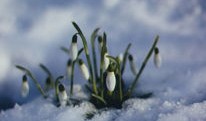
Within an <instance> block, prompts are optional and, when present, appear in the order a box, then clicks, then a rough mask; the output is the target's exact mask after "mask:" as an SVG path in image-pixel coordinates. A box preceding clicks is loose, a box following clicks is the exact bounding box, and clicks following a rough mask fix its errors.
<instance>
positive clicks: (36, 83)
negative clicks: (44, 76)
mask: <svg viewBox="0 0 206 121" xmlns="http://www.w3.org/2000/svg"><path fill="white" fill-rule="evenodd" d="M16 68H18V69H19V70H21V71H23V72H24V73H26V74H27V75H28V76H29V77H30V78H31V79H32V80H33V82H34V84H35V85H36V87H37V89H38V90H39V92H40V93H41V94H42V96H43V97H44V98H47V95H46V93H45V92H44V90H43V89H42V87H41V85H40V84H39V82H38V81H37V80H36V78H35V77H34V76H33V75H32V73H31V72H30V71H29V69H27V68H25V67H23V66H20V65H16Z"/></svg>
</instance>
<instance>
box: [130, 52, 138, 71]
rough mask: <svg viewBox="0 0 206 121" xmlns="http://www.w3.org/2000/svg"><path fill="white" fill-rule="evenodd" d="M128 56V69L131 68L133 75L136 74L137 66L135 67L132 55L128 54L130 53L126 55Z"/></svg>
mask: <svg viewBox="0 0 206 121" xmlns="http://www.w3.org/2000/svg"><path fill="white" fill-rule="evenodd" d="M128 58H129V65H130V69H131V71H132V73H133V74H134V75H136V74H137V73H138V71H137V67H136V64H135V62H134V59H133V56H132V55H131V54H130V55H129V56H128Z"/></svg>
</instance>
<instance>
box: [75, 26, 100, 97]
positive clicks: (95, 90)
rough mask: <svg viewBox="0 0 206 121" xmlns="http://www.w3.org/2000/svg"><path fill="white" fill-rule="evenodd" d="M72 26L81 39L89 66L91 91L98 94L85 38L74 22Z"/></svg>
mask: <svg viewBox="0 0 206 121" xmlns="http://www.w3.org/2000/svg"><path fill="white" fill-rule="evenodd" d="M72 24H73V26H74V27H75V29H76V30H77V31H78V34H79V36H80V37H81V39H82V42H83V45H84V51H85V54H86V58H87V63H88V66H89V72H90V77H91V80H92V87H93V91H94V93H95V94H97V93H98V92H97V86H96V80H95V79H94V75H93V69H92V64H91V59H90V56H89V50H88V45H87V41H86V38H85V36H84V34H83V33H82V31H81V29H80V28H79V26H78V25H77V24H76V23H75V22H72Z"/></svg>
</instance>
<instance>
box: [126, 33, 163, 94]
mask: <svg viewBox="0 0 206 121" xmlns="http://www.w3.org/2000/svg"><path fill="white" fill-rule="evenodd" d="M158 40H159V36H156V38H155V41H154V43H153V45H152V47H151V49H150V51H149V52H148V54H147V56H146V57H145V59H144V61H143V63H142V66H141V68H140V70H139V72H138V74H137V75H136V77H135V79H134V81H133V83H132V85H131V87H130V88H129V89H128V92H127V96H128V97H130V96H131V94H132V92H133V91H134V89H135V87H136V84H137V82H138V80H139V77H140V75H141V74H142V72H143V70H144V68H145V66H146V64H147V62H148V60H149V58H150V57H151V55H152V52H153V50H154V48H155V47H156V44H157V42H158Z"/></svg>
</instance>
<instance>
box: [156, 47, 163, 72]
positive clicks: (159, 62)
mask: <svg viewBox="0 0 206 121" xmlns="http://www.w3.org/2000/svg"><path fill="white" fill-rule="evenodd" d="M154 64H155V66H156V67H157V68H160V67H161V65H162V58H161V56H160V54H159V49H158V48H157V47H156V48H155V49H154Z"/></svg>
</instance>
